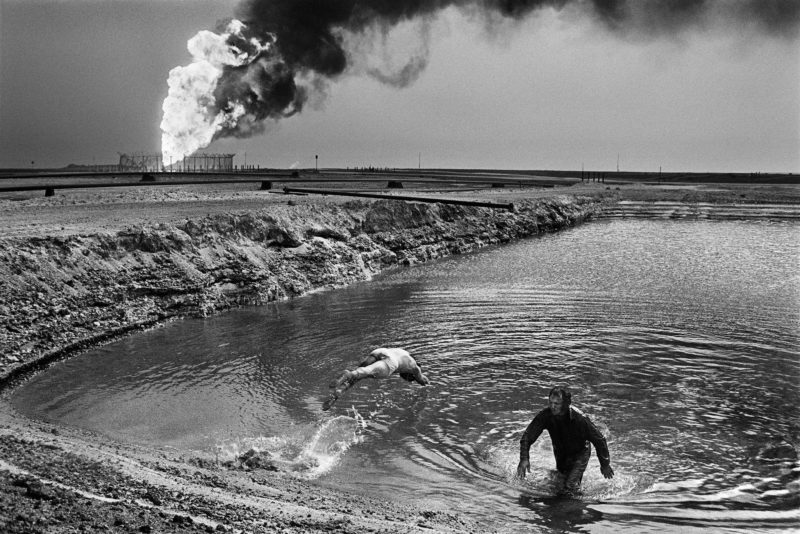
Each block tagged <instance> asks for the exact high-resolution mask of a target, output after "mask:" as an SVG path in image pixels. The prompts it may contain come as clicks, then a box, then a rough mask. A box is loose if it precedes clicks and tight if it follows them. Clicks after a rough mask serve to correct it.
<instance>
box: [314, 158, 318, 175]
mask: <svg viewBox="0 0 800 534" xmlns="http://www.w3.org/2000/svg"><path fill="white" fill-rule="evenodd" d="M314 170H315V171H316V172H319V154H316V155H314Z"/></svg>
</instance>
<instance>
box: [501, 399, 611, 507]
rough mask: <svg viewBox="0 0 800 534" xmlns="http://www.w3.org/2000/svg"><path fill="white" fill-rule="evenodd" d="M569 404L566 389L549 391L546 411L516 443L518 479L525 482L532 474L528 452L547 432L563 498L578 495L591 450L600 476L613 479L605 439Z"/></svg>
mask: <svg viewBox="0 0 800 534" xmlns="http://www.w3.org/2000/svg"><path fill="white" fill-rule="evenodd" d="M570 404H572V394H571V393H570V391H569V390H568V389H567V388H565V387H554V388H553V389H551V390H550V395H549V399H548V407H547V408H545V409H543V410H541V411H540V412H539V413H537V414H536V416H535V417H534V418H533V421H531V423H530V424H529V425H528V428H526V429H525V432H524V433H523V434H522V439H521V440H520V442H519V466H518V467H517V476H518V477H519V478H525V474H526V473H529V472H530V470H531V464H530V460H529V452H530V448H531V445H533V443H534V442H535V441H536V439H537V438H538V437H539V436H540V435H541V434H542V431H543V430H547V432H548V433H549V434H550V441H552V442H553V455H554V456H555V457H556V469H557V470H558V472H559V473H560V475H561V476H562V477H563V483H564V488H563V491H562V492H561V493H562V494H563V495H566V496H572V495H574V494H576V493H578V492H580V486H581V480H582V479H583V472H584V471H585V470H586V466H587V465H588V464H589V457H590V455H591V452H592V451H591V448H590V447H589V443H591V444H592V445H594V449H595V451H596V452H597V458H598V459H599V460H600V472H601V473H603V476H604V477H606V478H612V477H613V476H614V470H613V469H612V468H611V458H610V456H609V453H608V444H606V438H604V437H603V435H602V434H601V433H600V431H599V430H597V427H596V426H594V424H592V422H591V421H590V420H589V418H588V417H586V416H585V415H584V414H582V413H581V412H580V411H579V410H578V409H577V408H573V407H572V406H570Z"/></svg>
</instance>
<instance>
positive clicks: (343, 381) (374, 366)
mask: <svg viewBox="0 0 800 534" xmlns="http://www.w3.org/2000/svg"><path fill="white" fill-rule="evenodd" d="M393 372H394V369H392V368H391V366H390V365H389V363H388V362H386V360H378V361H377V362H374V363H371V364H369V365H366V366H364V367H358V368H356V369H355V370H353V371H344V372H343V373H342V375H341V376H340V377H339V378H337V379H336V380H334V381H333V382H331V384H330V387H331V388H333V392H331V396H330V397H329V398H328V400H326V401H325V402H324V403H323V404H322V409H323V410H329V409H330V407H331V406H333V403H334V402H336V399H338V398H339V395H341V394H342V393H344V392H345V391H347V390H348V389H350V388H351V387H353V385H354V384H355V383H356V382H358V381H359V380H362V379H364V378H388V377H389V376H390V375H391V374H392V373H393Z"/></svg>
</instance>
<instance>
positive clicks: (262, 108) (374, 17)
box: [162, 0, 800, 152]
mask: <svg viewBox="0 0 800 534" xmlns="http://www.w3.org/2000/svg"><path fill="white" fill-rule="evenodd" d="M447 8H456V9H460V10H463V11H464V12H466V13H469V14H471V15H474V14H476V13H477V14H478V16H482V17H483V18H484V19H485V20H486V22H487V27H489V28H496V29H499V28H505V27H506V26H504V25H502V24H497V22H498V21H503V20H507V21H516V20H522V19H524V18H526V17H528V16H531V15H532V14H534V13H535V12H537V11H539V10H542V9H553V10H556V11H561V10H567V9H569V10H570V11H571V12H575V13H582V14H585V15H587V16H589V17H592V18H594V19H595V20H597V21H598V22H599V23H600V24H601V25H603V26H605V27H606V28H608V29H610V30H611V31H613V32H617V33H620V34H624V35H628V34H630V35H638V36H663V35H671V34H675V33H678V32H681V31H685V30H689V29H695V28H696V29H702V28H704V27H705V26H707V25H729V26H730V27H731V28H734V29H735V30H736V31H740V30H741V28H743V27H754V28H756V29H757V30H758V31H760V32H762V33H764V34H766V35H770V36H776V37H788V38H793V37H795V36H796V35H797V34H798V28H800V0H243V2H242V3H241V4H240V5H239V6H238V8H237V13H236V15H237V18H238V19H239V20H241V21H242V23H244V27H243V28H241V29H238V30H237V31H236V32H232V33H231V34H230V35H228V37H227V39H228V41H227V43H228V44H229V45H230V46H232V47H234V49H235V51H236V53H237V54H238V53H239V52H242V53H243V54H246V55H248V56H252V57H253V58H255V59H254V60H252V61H250V60H249V59H248V61H246V62H232V63H231V62H229V63H227V64H226V65H225V66H224V67H223V68H222V71H221V74H220V76H219V81H218V83H217V85H216V87H215V89H214V94H213V98H210V99H211V100H213V105H212V104H211V103H208V104H207V103H206V102H205V99H203V100H202V102H200V104H198V105H197V106H196V107H197V108H198V109H200V110H201V111H202V112H203V113H207V114H208V117H209V119H208V121H207V122H208V123H209V124H211V123H212V122H213V123H214V124H215V125H217V126H215V128H216V133H214V135H213V137H214V138H219V137H226V136H239V137H246V136H249V135H253V134H254V133H258V132H260V131H262V130H263V128H264V126H263V121H265V120H266V119H280V118H283V117H286V116H289V115H292V114H294V113H298V112H299V111H301V110H302V108H303V105H304V104H305V102H306V100H307V98H308V96H309V93H311V92H315V91H319V90H321V89H324V87H325V86H326V85H327V84H328V83H329V82H330V81H333V80H335V79H336V78H337V77H338V76H340V75H343V74H346V73H347V69H348V67H349V66H350V63H351V60H352V58H353V57H352V55H353V54H355V51H354V50H348V49H347V46H348V43H350V44H352V43H353V42H354V41H358V39H359V38H360V39H362V40H364V39H369V38H371V37H374V36H377V37H378V38H379V37H380V36H381V35H383V36H384V37H386V36H387V34H388V33H389V32H390V30H392V29H393V28H395V27H396V26H397V25H399V24H401V23H403V22H419V21H422V22H426V21H428V22H429V21H430V20H432V19H434V18H435V17H436V16H437V15H438V14H439V13H440V12H441V11H442V10H444V9H447ZM423 27H424V25H423ZM498 31H499V30H498ZM428 37H429V36H428V35H427V34H426V33H425V32H424V31H423V32H422V35H420V42H421V43H422V45H421V52H419V53H416V54H413V55H412V57H411V58H410V59H409V60H408V61H407V62H406V64H405V65H403V66H402V67H400V68H399V69H396V70H394V71H393V72H383V71H381V70H377V69H368V70H366V72H365V73H366V74H367V75H369V76H372V77H374V78H375V79H377V80H379V81H380V82H382V83H386V84H389V85H393V86H396V87H405V86H407V85H409V84H410V83H412V82H413V81H414V80H415V79H416V78H417V76H418V75H419V73H420V72H421V71H422V70H423V69H424V68H425V66H426V65H427V50H428V47H427V39H428ZM259 43H261V44H266V45H268V46H265V47H262V45H261V44H259ZM165 109H166V104H165ZM164 122H165V123H166V122H168V121H167V120H166V119H165V121H164ZM163 129H164V127H163V125H162V130H163ZM182 135H183V134H182V133H177V134H176V133H171V134H169V136H168V137H170V138H171V139H172V144H176V143H177V142H178V141H180V139H181V136H182ZM165 139H166V137H165ZM209 142H210V140H209ZM178 144H180V143H178ZM187 150H188V149H187ZM177 151H179V150H176V152H177Z"/></svg>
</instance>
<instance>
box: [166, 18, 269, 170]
mask: <svg viewBox="0 0 800 534" xmlns="http://www.w3.org/2000/svg"><path fill="white" fill-rule="evenodd" d="M244 29H245V24H244V23H243V22H241V21H238V20H232V21H231V22H229V23H228V25H227V27H226V28H225V30H224V31H223V32H222V33H220V34H217V33H214V32H210V31H207V30H203V31H200V32H198V33H197V35H195V36H194V37H192V38H191V39H189V41H188V43H187V45H186V47H187V48H188V50H189V53H190V54H191V55H192V63H191V64H189V65H186V66H183V67H175V68H174V69H172V70H171V71H170V72H169V78H168V80H167V85H168V86H169V91H168V93H167V97H166V98H165V99H164V103H163V104H162V111H163V112H164V115H163V117H162V120H161V154H162V157H163V162H164V165H170V164H173V163H178V162H179V161H181V160H182V159H183V158H184V157H185V156H188V155H190V154H192V153H194V152H196V151H197V150H200V149H201V148H205V147H207V146H208V145H209V144H210V143H211V141H213V140H214V136H215V135H216V134H217V132H219V131H220V130H221V129H223V128H232V127H234V126H235V125H236V123H237V122H238V121H239V119H240V118H241V117H242V116H243V115H244V114H245V109H244V107H243V106H242V105H241V104H237V103H235V102H233V103H229V105H226V106H225V107H224V109H220V108H219V106H218V104H217V102H216V100H215V97H214V90H215V89H216V87H217V83H218V82H219V79H220V77H221V76H222V73H223V69H224V68H225V67H226V66H230V67H238V66H242V65H246V64H249V63H251V62H253V61H255V60H256V58H258V56H259V55H260V54H261V53H263V52H265V51H266V50H268V49H269V47H270V44H269V43H262V42H260V41H258V40H257V39H255V38H250V39H245V37H244V36H243V35H242V31H243V30H244ZM231 36H235V37H237V38H238V40H235V41H237V42H246V43H248V44H249V45H250V46H249V47H248V48H249V49H248V50H242V49H241V48H240V47H238V46H235V45H232V44H229V43H228V39H229V38H230V37H231Z"/></svg>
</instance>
